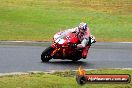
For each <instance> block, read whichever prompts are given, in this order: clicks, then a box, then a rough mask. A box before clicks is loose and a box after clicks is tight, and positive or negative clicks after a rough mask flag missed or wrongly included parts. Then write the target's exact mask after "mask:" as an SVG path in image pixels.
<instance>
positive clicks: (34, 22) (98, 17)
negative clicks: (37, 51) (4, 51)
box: [0, 0, 132, 41]
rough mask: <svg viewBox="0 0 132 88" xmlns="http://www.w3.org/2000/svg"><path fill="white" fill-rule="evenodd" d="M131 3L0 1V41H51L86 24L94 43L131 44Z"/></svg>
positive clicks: (124, 0) (101, 0)
mask: <svg viewBox="0 0 132 88" xmlns="http://www.w3.org/2000/svg"><path fill="white" fill-rule="evenodd" d="M131 8H132V2H131V0H63V1H61V0H0V40H31V41H51V40H52V37H53V35H54V34H55V33H56V32H58V31H60V30H65V29H67V28H72V27H75V26H77V25H78V24H79V22H81V21H85V22H87V23H88V24H89V27H90V29H91V32H92V34H93V35H95V37H96V38H97V41H132V40H131V38H132V11H131Z"/></svg>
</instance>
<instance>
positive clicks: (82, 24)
mask: <svg viewBox="0 0 132 88" xmlns="http://www.w3.org/2000/svg"><path fill="white" fill-rule="evenodd" d="M78 29H81V30H84V31H86V30H87V23H84V22H81V23H80V24H79V26H78Z"/></svg>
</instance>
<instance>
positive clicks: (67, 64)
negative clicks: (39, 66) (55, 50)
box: [43, 60, 93, 69]
mask: <svg viewBox="0 0 132 88" xmlns="http://www.w3.org/2000/svg"><path fill="white" fill-rule="evenodd" d="M43 64H46V65H49V66H59V67H61V68H63V67H64V68H65V67H70V68H76V69H77V68H78V67H79V66H82V67H84V68H85V67H86V68H89V67H93V64H92V63H90V62H85V61H77V62H73V61H68V60H65V61H62V60H60V61H58V60H57V61H54V60H53V61H50V62H47V63H43Z"/></svg>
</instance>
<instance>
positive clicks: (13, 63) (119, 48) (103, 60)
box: [0, 42, 132, 73]
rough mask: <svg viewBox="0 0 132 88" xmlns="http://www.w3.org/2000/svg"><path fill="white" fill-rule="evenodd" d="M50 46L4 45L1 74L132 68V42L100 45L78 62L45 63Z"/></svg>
mask: <svg viewBox="0 0 132 88" xmlns="http://www.w3.org/2000/svg"><path fill="white" fill-rule="evenodd" d="M45 48H46V47H43V46H20V45H15V46H13V45H0V73H7V72H28V71H50V70H76V69H78V67H79V66H83V67H84V68H85V69H98V68H132V43H101V42H100V43H96V44H93V45H92V47H91V48H90V50H89V54H88V58H87V59H82V60H80V61H78V62H71V61H69V60H51V61H50V62H49V63H42V62H41V60H40V56H41V53H42V51H43V50H44V49H45Z"/></svg>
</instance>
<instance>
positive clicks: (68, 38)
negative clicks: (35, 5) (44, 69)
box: [41, 33, 96, 62]
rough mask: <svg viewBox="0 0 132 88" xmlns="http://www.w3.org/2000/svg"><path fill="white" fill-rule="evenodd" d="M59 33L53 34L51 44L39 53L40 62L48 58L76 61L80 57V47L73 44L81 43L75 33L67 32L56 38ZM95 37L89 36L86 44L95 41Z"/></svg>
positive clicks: (46, 60)
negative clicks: (77, 47)
mask: <svg viewBox="0 0 132 88" xmlns="http://www.w3.org/2000/svg"><path fill="white" fill-rule="evenodd" d="M58 36H60V35H59V33H57V34H55V35H54V38H53V44H51V46H49V47H48V48H46V49H45V50H44V51H43V52H42V54H41V60H42V62H48V61H49V60H50V59H52V58H53V59H62V60H64V59H68V60H72V61H78V60H80V59H81V58H82V49H76V48H74V47H73V46H75V45H76V44H79V43H81V42H80V41H79V39H78V37H77V35H76V33H69V34H66V35H65V36H63V37H62V38H58ZM95 42H96V41H95V38H91V37H90V41H89V43H88V45H91V44H92V43H95Z"/></svg>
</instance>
